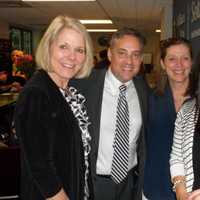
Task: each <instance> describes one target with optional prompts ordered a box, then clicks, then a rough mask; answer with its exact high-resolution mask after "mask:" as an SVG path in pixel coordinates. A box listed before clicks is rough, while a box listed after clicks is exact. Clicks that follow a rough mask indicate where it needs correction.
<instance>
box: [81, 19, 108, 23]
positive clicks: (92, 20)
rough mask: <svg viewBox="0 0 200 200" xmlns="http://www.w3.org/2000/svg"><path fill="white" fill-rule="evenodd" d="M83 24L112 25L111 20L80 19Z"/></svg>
mask: <svg viewBox="0 0 200 200" xmlns="http://www.w3.org/2000/svg"><path fill="white" fill-rule="evenodd" d="M79 21H80V22H81V23H82V24H112V21H111V20H109V19H80V20H79Z"/></svg>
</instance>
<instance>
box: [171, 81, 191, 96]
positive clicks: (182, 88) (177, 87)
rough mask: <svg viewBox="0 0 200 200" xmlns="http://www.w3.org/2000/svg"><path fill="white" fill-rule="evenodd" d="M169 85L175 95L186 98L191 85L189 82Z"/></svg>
mask: <svg viewBox="0 0 200 200" xmlns="http://www.w3.org/2000/svg"><path fill="white" fill-rule="evenodd" d="M169 84H170V87H171V90H172V93H173V95H178V96H184V95H185V92H186V90H187V88H188V84H189V83H188V81H186V82H184V83H172V82H170V83H169Z"/></svg>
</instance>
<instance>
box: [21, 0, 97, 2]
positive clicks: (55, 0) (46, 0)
mask: <svg viewBox="0 0 200 200" xmlns="http://www.w3.org/2000/svg"><path fill="white" fill-rule="evenodd" d="M22 1H25V2H27V1H32V2H33V1H38V2H48V1H49V2H50V1H51V2H52V1H54V2H59V1H66V2H67V1H96V0H22Z"/></svg>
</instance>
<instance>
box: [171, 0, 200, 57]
mask: <svg viewBox="0 0 200 200" xmlns="http://www.w3.org/2000/svg"><path fill="white" fill-rule="evenodd" d="M173 7H174V16H173V21H174V30H173V32H174V35H176V36H181V37H185V38H187V39H189V40H191V43H192V47H193V50H194V54H195V55H197V53H198V52H199V46H200V0H190V1H188V0H174V5H173Z"/></svg>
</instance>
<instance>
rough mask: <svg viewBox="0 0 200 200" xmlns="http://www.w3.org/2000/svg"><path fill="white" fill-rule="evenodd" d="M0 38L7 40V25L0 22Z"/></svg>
mask: <svg viewBox="0 0 200 200" xmlns="http://www.w3.org/2000/svg"><path fill="white" fill-rule="evenodd" d="M0 38H2V39H9V24H8V23H6V22H4V21H1V20H0Z"/></svg>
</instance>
